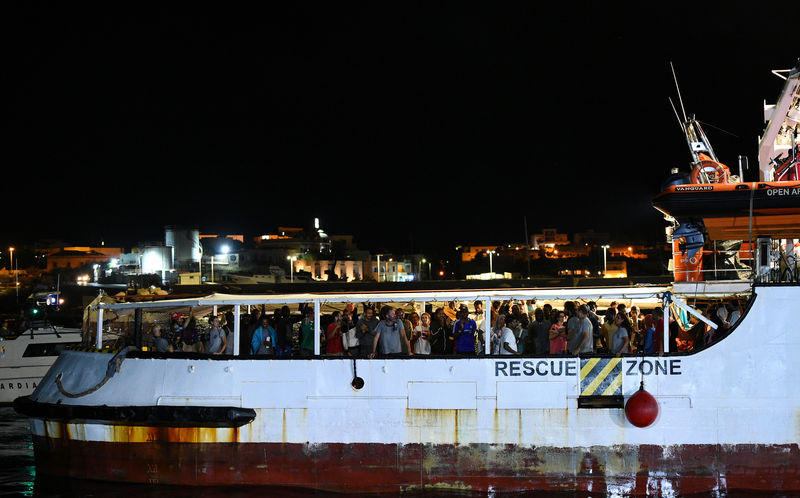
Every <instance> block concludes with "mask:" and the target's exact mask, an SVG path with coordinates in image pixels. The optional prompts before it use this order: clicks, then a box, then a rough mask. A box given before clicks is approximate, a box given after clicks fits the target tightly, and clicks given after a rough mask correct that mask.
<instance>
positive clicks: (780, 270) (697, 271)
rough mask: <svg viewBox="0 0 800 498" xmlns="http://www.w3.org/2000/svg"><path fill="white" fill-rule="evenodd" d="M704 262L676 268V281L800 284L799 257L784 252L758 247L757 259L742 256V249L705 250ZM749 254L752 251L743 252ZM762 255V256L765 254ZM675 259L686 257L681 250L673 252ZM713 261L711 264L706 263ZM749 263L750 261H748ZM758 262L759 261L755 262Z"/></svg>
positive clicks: (674, 272)
mask: <svg viewBox="0 0 800 498" xmlns="http://www.w3.org/2000/svg"><path fill="white" fill-rule="evenodd" d="M703 252H704V254H703V256H702V260H703V262H702V264H695V265H692V266H693V267H685V268H683V269H679V268H677V267H676V268H675V269H674V270H673V274H674V275H675V280H676V281H680V282H694V281H701V280H702V281H710V280H741V281H750V282H757V283H800V258H798V257H797V256H794V255H792V254H787V253H786V252H785V251H779V250H769V252H767V251H766V250H762V251H761V253H760V254H759V250H758V249H757V251H756V252H757V254H756V258H753V257H752V254H750V257H741V254H742V252H743V251H738V250H735V251H726V250H714V251H703ZM744 252H746V253H749V251H744ZM762 254H763V256H762ZM672 257H673V261H676V260H678V258H685V257H686V256H685V254H684V253H682V252H681V251H675V252H673V254H672ZM709 263H710V264H711V266H710V267H706V266H705V265H707V264H709ZM748 263H749V264H748ZM756 263H758V264H756Z"/></svg>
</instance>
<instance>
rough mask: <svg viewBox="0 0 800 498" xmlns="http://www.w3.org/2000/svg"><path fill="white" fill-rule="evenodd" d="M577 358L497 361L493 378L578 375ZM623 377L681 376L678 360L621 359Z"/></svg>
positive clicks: (679, 361)
mask: <svg viewBox="0 0 800 498" xmlns="http://www.w3.org/2000/svg"><path fill="white" fill-rule="evenodd" d="M579 361H580V360H579V359H578V358H558V359H552V358H548V359H535V358H534V359H530V360H497V361H495V362H494V376H495V377H534V376H541V377H544V376H548V375H551V376H554V377H559V376H565V377H574V376H576V375H578V374H579V372H580V369H579V368H578V364H579V363H578V362H579ZM620 363H621V364H623V365H624V370H625V375H681V373H682V372H681V360H680V359H679V358H669V359H667V358H657V359H642V358H623V359H622V361H620Z"/></svg>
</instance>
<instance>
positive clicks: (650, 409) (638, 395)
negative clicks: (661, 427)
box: [625, 386, 658, 427]
mask: <svg viewBox="0 0 800 498" xmlns="http://www.w3.org/2000/svg"><path fill="white" fill-rule="evenodd" d="M625 417H626V418H627V419H628V422H630V423H631V424H633V425H635V426H636V427H647V426H648V425H650V424H652V423H653V422H655V421H656V417H658V401H657V400H656V399H655V398H654V397H653V395H652V394H650V393H649V392H647V391H645V390H644V386H642V387H641V388H639V390H638V391H636V392H635V393H634V394H633V396H631V397H630V398H628V402H627V403H625Z"/></svg>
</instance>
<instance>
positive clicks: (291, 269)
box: [286, 256, 297, 283]
mask: <svg viewBox="0 0 800 498" xmlns="http://www.w3.org/2000/svg"><path fill="white" fill-rule="evenodd" d="M286 259H288V260H289V278H290V281H291V283H294V262H295V261H297V256H286Z"/></svg>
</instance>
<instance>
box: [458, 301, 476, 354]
mask: <svg viewBox="0 0 800 498" xmlns="http://www.w3.org/2000/svg"><path fill="white" fill-rule="evenodd" d="M477 331H478V325H477V324H476V323H475V320H473V319H472V318H470V317H469V312H468V311H467V309H466V308H464V309H461V310H460V311H459V312H458V321H457V322H456V323H455V324H454V325H453V337H455V346H456V354H472V355H474V354H475V334H476V333H477Z"/></svg>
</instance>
